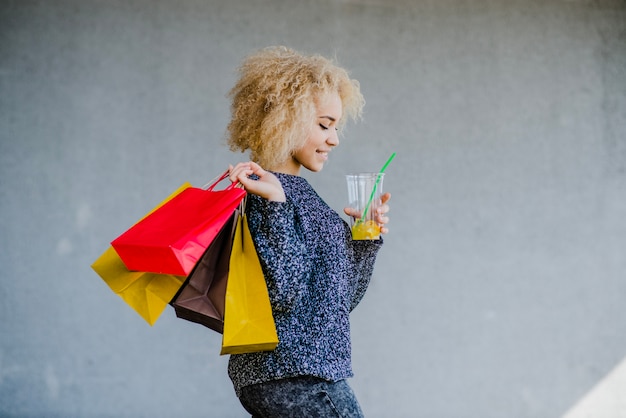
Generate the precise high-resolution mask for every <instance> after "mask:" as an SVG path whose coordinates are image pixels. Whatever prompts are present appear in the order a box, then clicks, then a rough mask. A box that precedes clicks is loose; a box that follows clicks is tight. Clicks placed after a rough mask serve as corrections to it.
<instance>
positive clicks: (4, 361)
mask: <svg viewBox="0 0 626 418" xmlns="http://www.w3.org/2000/svg"><path fill="white" fill-rule="evenodd" d="M272 44H286V45H289V46H291V47H294V48H296V49H300V50H303V51H305V52H320V53H322V54H326V55H335V56H337V58H338V59H339V61H340V62H341V63H342V64H343V65H345V66H346V67H348V68H350V69H351V70H352V75H353V76H354V77H355V78H357V79H359V80H360V81H361V83H362V88H363V92H364V94H365V96H366V99H367V101H368V104H367V106H366V115H365V120H364V122H362V123H361V124H358V125H351V126H350V127H349V128H348V130H347V132H346V135H345V137H344V138H343V139H342V145H341V146H340V147H339V149H338V150H337V151H336V152H334V153H333V155H332V161H330V162H329V164H328V166H327V167H326V169H325V170H324V171H323V172H322V173H320V174H316V175H310V174H305V175H306V177H307V178H309V179H310V181H311V182H312V183H313V185H314V186H315V187H316V188H318V190H319V191H320V194H321V195H322V196H323V197H324V198H326V199H327V201H328V202H329V204H331V206H333V207H335V208H336V209H338V210H341V208H343V205H344V201H345V186H344V181H343V174H344V173H346V172H348V171H353V170H372V169H376V168H378V167H379V166H380V165H381V164H382V163H383V162H384V161H385V159H386V158H387V157H388V156H389V154H390V153H391V152H393V151H395V152H397V153H398V156H397V158H396V160H395V161H394V163H393V164H392V166H391V167H390V168H389V171H388V176H387V178H386V184H385V187H386V190H388V191H390V192H392V194H393V198H392V202H391V203H392V212H391V215H392V221H391V224H390V229H391V232H390V234H389V235H388V237H387V239H386V243H385V248H384V250H383V251H382V252H381V253H380V256H379V260H378V263H377V267H376V271H375V276H374V278H373V282H372V285H371V287H370V289H369V292H368V294H367V295H366V297H365V299H364V301H363V302H362V304H361V305H360V306H359V308H357V310H356V311H355V312H354V314H353V351H354V369H355V373H356V377H355V378H354V379H352V380H351V384H352V385H353V387H354V389H355V391H356V392H357V394H358V396H359V398H360V400H361V403H362V405H363V408H364V409H365V411H366V412H367V415H368V416H370V417H425V418H426V417H428V418H436V417H440V418H470V417H471V418H490V417H492V418H502V417H520V418H522V417H558V416H561V415H562V414H564V413H565V412H566V411H568V410H570V409H571V408H572V406H573V405H576V403H577V402H578V401H579V400H580V399H581V398H582V397H584V396H585V394H587V393H588V392H589V391H590V390H591V389H592V388H593V387H594V386H595V385H596V384H597V383H598V382H600V381H602V380H603V379H604V377H605V376H606V375H607V374H608V373H609V372H610V371H611V370H613V369H614V367H615V366H616V365H617V364H619V363H620V362H621V361H622V359H624V358H625V356H626V332H625V329H626V327H625V324H626V304H625V303H624V297H625V295H626V280H625V277H624V272H625V271H626V255H625V251H624V249H625V248H626V222H625V221H624V219H625V218H626V216H625V215H626V3H625V2H623V1H604V0H596V1H591V0H590V1H585V0H580V1H566V0H560V1H557V0H551V1H532V0H531V1H502V0H476V1H462V0H444V1H434V0H431V1H428V0H424V1H410V0H352V1H351V0H344V1H338V0H337V1H330V0H329V1H317V2H305V1H288V0H271V1H264V2H260V1H259V2H252V1H244V0H232V1H231V0H229V1H228V2H226V1H209V0H205V1H202V0H180V1H166V0H158V1H155V0H130V1H129V0H124V1H94V0H87V1H85V0H73V1H71V0H63V1H61V0H58V1H30V0H19V1H18V0H16V1H4V2H2V6H1V7H0V179H1V180H0V181H1V183H0V214H1V216H0V240H1V241H0V242H1V251H0V416H20V417H21V416H46V417H53V416H59V417H109V416H110V417H143V416H145V417H171V416H184V417H201V416H205V417H221V418H224V417H243V416H246V415H245V414H244V412H243V410H242V409H241V408H240V406H239V405H238V401H237V399H236V398H235V395H234V393H233V391H232V388H231V385H230V381H229V380H228V378H227V376H226V361H227V358H225V357H220V356H219V355H218V353H219V345H220V339H219V336H218V335H217V334H215V333H212V332H209V331H207V330H205V329H204V328H202V327H200V326H198V325H195V324H191V323H187V322H185V321H182V320H179V319H176V318H175V315H174V312H173V311H172V310H171V309H168V310H167V311H166V312H165V314H164V315H163V316H162V317H161V319H160V320H159V321H158V322H157V323H156V325H155V326H154V327H152V328H151V327H149V326H148V325H147V324H146V323H145V322H143V320H142V319H141V318H140V317H139V316H137V315H136V314H135V313H134V312H133V311H132V310H131V309H130V308H128V307H127V306H126V305H125V304H124V303H123V302H122V301H121V300H120V299H119V298H118V297H117V296H115V295H114V294H113V293H112V292H111V291H110V290H109V289H108V287H107V286H106V285H105V284H104V283H103V282H102V281H101V280H100V278H99V277H98V276H97V275H96V274H95V273H94V272H93V271H92V270H91V269H90V267H89V266H90V264H91V263H92V262H93V261H94V260H95V259H96V258H97V257H98V256H99V255H100V254H101V253H102V251H104V250H105V249H106V247H107V246H108V243H109V241H111V240H112V239H113V238H115V237H116V236H117V235H118V234H119V233H121V232H122V231H123V230H125V229H126V228H127V227H128V226H130V225H131V224H132V223H133V222H134V221H135V220H137V219H138V217H140V216H141V215H143V214H144V213H145V212H146V211H147V210H148V209H149V208H151V207H152V206H153V205H154V204H156V203H157V202H159V201H160V200H161V199H162V198H163V197H165V196H166V195H167V194H169V193H170V192H171V191H172V190H173V189H175V188H176V187H177V186H178V185H179V184H180V183H182V182H183V181H190V182H192V183H193V184H195V185H202V184H204V182H205V181H206V180H208V179H210V178H212V177H213V176H214V175H216V174H217V173H219V172H221V171H222V170H223V169H224V168H225V166H226V164H227V163H233V162H237V161H240V160H243V159H245V155H241V154H232V153H230V152H229V151H228V150H227V149H226V147H225V146H224V145H223V139H224V131H225V126H226V123H227V121H228V115H229V113H228V112H229V109H228V101H227V99H226V97H225V95H226V93H227V91H228V89H229V88H230V86H231V85H232V83H233V81H234V77H235V74H234V68H235V67H236V66H237V65H238V64H239V62H240V61H241V59H242V58H243V57H244V55H245V54H247V53H248V52H250V51H252V50H254V49H256V48H259V47H263V46H267V45H272ZM622 393H623V391H622ZM595 412H596V413H598V414H599V411H595ZM604 413H605V415H603V416H606V417H618V416H626V415H624V411H621V412H620V411H617V410H610V409H607V408H605V410H604ZM592 416H594V417H596V416H600V415H592Z"/></svg>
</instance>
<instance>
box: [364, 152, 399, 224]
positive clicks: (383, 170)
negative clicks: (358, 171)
mask: <svg viewBox="0 0 626 418" xmlns="http://www.w3.org/2000/svg"><path fill="white" fill-rule="evenodd" d="M395 157H396V153H395V152H394V153H393V154H391V156H390V157H389V159H388V160H387V162H386V163H385V165H383V168H381V169H380V171H379V172H378V177H376V183H374V187H373V188H372V194H371V195H370V200H369V201H368V202H367V205H365V209H364V210H363V215H361V219H359V221H358V222H363V219H365V215H366V214H367V210H368V209H369V208H370V205H371V204H372V200H374V195H375V194H376V187H377V186H378V183H379V182H380V178H381V177H382V174H383V173H384V172H385V169H386V168H387V166H388V165H389V163H391V160H393V159H394V158H395Z"/></svg>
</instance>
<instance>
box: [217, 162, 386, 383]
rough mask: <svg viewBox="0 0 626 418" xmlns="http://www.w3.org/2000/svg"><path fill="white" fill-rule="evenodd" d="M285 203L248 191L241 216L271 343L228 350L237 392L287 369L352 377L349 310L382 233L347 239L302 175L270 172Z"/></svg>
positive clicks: (364, 281)
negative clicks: (263, 293)
mask: <svg viewBox="0 0 626 418" xmlns="http://www.w3.org/2000/svg"><path fill="white" fill-rule="evenodd" d="M274 174H276V176H277V177H278V179H279V180H280V182H281V184H282V186H283V189H284V191H285V195H286V197H287V200H286V202H271V201H268V200H266V199H263V198H261V197H259V196H256V195H252V194H250V195H249V197H248V208H247V217H248V224H249V227H250V232H251V234H252V237H253V240H254V243H255V246H256V249H257V253H258V255H259V259H260V261H261V266H262V268H263V272H264V274H265V279H266V281H267V287H268V292H269V296H270V301H271V304H272V311H273V314H274V320H275V322H276V330H277V332H278V339H279V341H280V342H279V344H278V346H277V347H276V349H275V350H274V351H271V352H261V353H251V354H236V355H232V356H231V357H230V361H229V365H228V374H229V376H230V378H231V380H232V381H233V384H234V387H235V391H236V393H237V395H240V393H241V388H242V387H245V386H248V385H252V384H255V383H261V382H267V381H271V380H275V379H280V378H286V377H294V376H303V375H309V376H317V377H320V378H323V379H326V380H331V381H337V380H341V379H344V378H348V377H351V376H352V365H351V347H350V322H349V315H350V311H352V310H353V309H354V308H355V307H356V305H357V304H358V303H359V302H360V301H361V299H362V298H363V295H364V294H365V291H366V290H367V287H368V285H369V281H370V278H371V276H372V271H373V268H374V262H375V260H376V254H377V253H378V250H379V249H380V247H381V245H382V240H376V241H353V240H352V238H351V235H350V228H349V226H348V224H347V223H346V222H345V221H344V220H343V219H341V217H340V216H339V214H338V213H337V212H335V211H333V210H332V209H331V208H330V207H329V206H328V205H327V204H326V203H325V202H324V201H323V200H322V198H321V197H320V196H319V195H318V194H317V193H316V192H315V190H314V189H313V188H312V187H311V185H310V184H309V183H308V182H307V181H306V180H305V179H304V178H302V177H299V176H293V175H288V174H282V173H274Z"/></svg>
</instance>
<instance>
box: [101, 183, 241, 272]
mask: <svg viewBox="0 0 626 418" xmlns="http://www.w3.org/2000/svg"><path fill="white" fill-rule="evenodd" d="M226 177H228V171H226V172H225V173H224V174H222V176H221V177H220V178H219V179H218V180H217V181H215V182H214V183H213V184H211V185H210V186H209V188H208V189H206V190H205V189H200V188H195V187H190V188H188V189H185V190H184V191H183V192H181V193H180V194H178V195H177V196H176V197H174V198H173V199H172V200H170V201H169V202H167V203H165V204H164V205H163V206H161V207H160V208H159V209H157V210H156V211H154V212H152V213H151V214H150V215H149V216H147V217H146V218H144V219H142V220H141V221H139V222H138V223H136V224H135V225H134V226H132V227H131V228H130V229H129V230H127V231H126V232H124V233H123V234H122V235H120V236H119V237H118V238H116V239H115V240H113V241H112V242H111V245H112V246H113V248H114V249H115V251H116V252H117V254H118V255H119V256H120V258H121V259H122V261H123V262H124V265H126V267H127V268H128V269H129V270H131V271H145V272H150V273H160V274H174V275H179V276H187V275H188V274H189V273H190V272H191V271H192V270H193V268H194V266H195V265H196V263H197V262H198V260H200V258H201V257H202V255H203V254H204V252H205V250H206V249H207V248H208V246H209V245H210V244H211V242H212V241H213V240H214V239H215V237H216V236H217V234H218V233H219V231H220V230H221V229H222V227H223V226H224V224H225V223H226V222H227V221H228V220H229V219H230V217H231V215H232V214H233V213H234V211H235V209H237V207H238V206H239V204H240V203H241V201H242V200H243V198H244V197H245V195H246V192H245V190H244V189H242V188H240V187H236V184H235V183H232V184H230V185H229V186H228V187H226V188H225V189H224V190H218V191H215V190H214V188H215V186H216V185H217V184H218V183H219V182H220V181H222V180H224V179H225V178H226Z"/></svg>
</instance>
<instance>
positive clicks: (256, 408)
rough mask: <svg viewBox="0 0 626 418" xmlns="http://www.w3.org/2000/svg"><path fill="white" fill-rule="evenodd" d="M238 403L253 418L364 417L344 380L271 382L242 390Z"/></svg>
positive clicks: (313, 378) (299, 379) (302, 379)
mask: <svg viewBox="0 0 626 418" xmlns="http://www.w3.org/2000/svg"><path fill="white" fill-rule="evenodd" d="M239 400H240V401H241V404H242V405H243V407H244V408H246V411H248V412H249V413H251V414H252V418H315V417H319V418H333V417H336V418H363V411H361V407H360V406H359V402H358V401H357V400H356V397H355V396H354V392H353V391H352V389H351V388H350V386H349V385H348V382H346V381H345V380H340V381H339V382H328V381H326V380H323V379H319V378H316V377H311V376H302V377H293V378H288V379H280V380H273V381H271V382H266V383H259V384H256V385H251V386H246V387H244V388H243V389H242V391H241V396H240V398H239Z"/></svg>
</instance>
